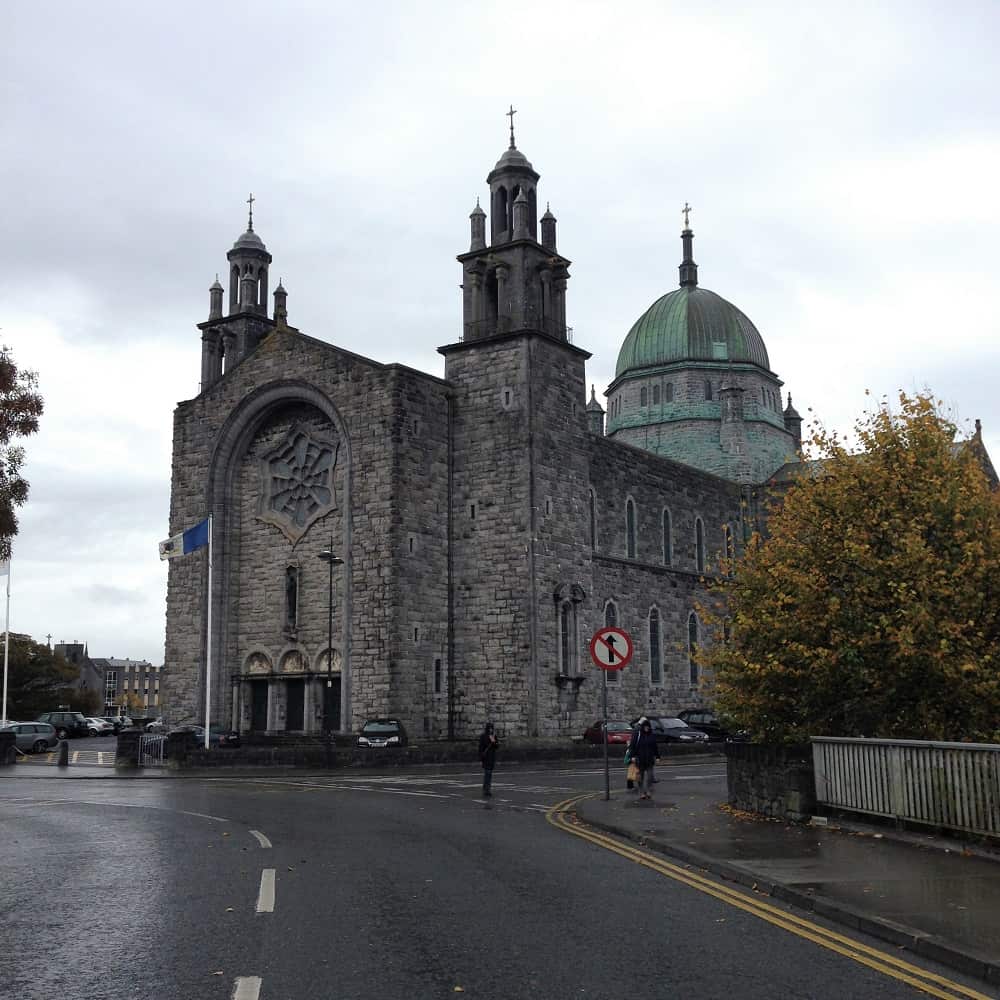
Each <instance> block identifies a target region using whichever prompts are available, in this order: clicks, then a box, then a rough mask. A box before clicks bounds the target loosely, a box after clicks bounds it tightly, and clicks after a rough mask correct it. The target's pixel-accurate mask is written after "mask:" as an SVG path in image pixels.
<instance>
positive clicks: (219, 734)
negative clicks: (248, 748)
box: [167, 722, 240, 750]
mask: <svg viewBox="0 0 1000 1000" xmlns="http://www.w3.org/2000/svg"><path fill="white" fill-rule="evenodd" d="M177 736H184V737H186V743H187V745H188V746H189V747H191V748H192V749H194V750H197V749H198V747H204V745H205V727H204V726H198V725H188V726H177V727H176V728H175V729H171V730H170V732H169V733H167V737H177ZM208 745H209V746H210V747H238V746H239V745H240V734H239V733H236V732H233V731H232V730H231V729H229V728H228V727H225V726H220V725H218V724H216V723H214V722H213V723H212V726H211V728H210V729H209V735H208Z"/></svg>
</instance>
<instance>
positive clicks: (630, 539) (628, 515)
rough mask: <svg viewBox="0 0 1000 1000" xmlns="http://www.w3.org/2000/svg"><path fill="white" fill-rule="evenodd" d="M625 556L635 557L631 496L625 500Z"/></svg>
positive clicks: (633, 517) (632, 501) (633, 508)
mask: <svg viewBox="0 0 1000 1000" xmlns="http://www.w3.org/2000/svg"><path fill="white" fill-rule="evenodd" d="M625 556H626V558H628V559H634V558H635V501H634V500H633V499H632V498H631V497H629V498H628V500H626V501H625Z"/></svg>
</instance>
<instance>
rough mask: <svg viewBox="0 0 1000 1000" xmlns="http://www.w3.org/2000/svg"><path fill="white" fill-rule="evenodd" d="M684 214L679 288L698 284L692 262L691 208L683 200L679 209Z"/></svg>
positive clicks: (696, 269) (696, 272)
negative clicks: (682, 206) (689, 219)
mask: <svg viewBox="0 0 1000 1000" xmlns="http://www.w3.org/2000/svg"><path fill="white" fill-rule="evenodd" d="M681 211H682V213H683V215H684V229H683V230H682V232H681V245H682V246H683V248H684V258H683V260H682V261H681V266H680V275H681V288H696V287H697V285H698V265H697V264H696V263H695V262H694V233H693V232H691V227H690V223H689V221H688V216H689V215H690V213H691V211H692V209H691V206H690V205H689V204H688V203H687V202H684V208H683V209H682V210H681Z"/></svg>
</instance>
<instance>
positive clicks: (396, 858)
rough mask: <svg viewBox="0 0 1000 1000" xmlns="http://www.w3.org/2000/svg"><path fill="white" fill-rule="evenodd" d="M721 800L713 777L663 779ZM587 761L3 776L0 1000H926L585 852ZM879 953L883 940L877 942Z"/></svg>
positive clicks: (702, 765)
mask: <svg viewBox="0 0 1000 1000" xmlns="http://www.w3.org/2000/svg"><path fill="white" fill-rule="evenodd" d="M659 773H660V777H661V779H662V784H661V786H660V789H661V792H663V793H665V794H667V795H670V794H679V793H680V791H681V790H682V789H684V788H687V787H693V786H697V787H703V786H708V787H710V786H711V785H712V784H713V783H714V784H715V785H717V786H718V787H719V789H720V794H721V789H722V787H723V783H722V779H721V775H722V773H723V765H722V763H721V761H717V760H716V761H711V760H710V761H707V762H706V761H698V762H682V763H677V764H670V765H668V766H664V767H661V768H660V769H659ZM601 787H602V776H601V772H600V771H599V769H598V768H596V767H594V765H593V764H592V763H586V764H581V765H579V766H574V767H556V768H538V767H535V768H531V767H524V768H519V769H515V768H508V769H506V770H498V772H497V774H496V779H495V782H494V795H495V797H494V799H492V800H491V801H489V802H484V801H482V800H480V799H478V797H477V793H478V788H479V785H478V775H477V774H476V773H475V772H471V773H470V772H469V771H468V770H461V769H447V768H442V769H419V770H417V769H414V770H411V771H407V772H398V771H394V772H392V773H386V774H376V773H373V772H370V771H363V772H350V773H343V772H341V773H338V774H336V776H334V777H332V778H327V777H318V778H307V777H302V778H299V777H295V778H273V779H270V778H269V779H239V778H226V777H223V778H213V779H190V778H187V779H177V780H170V779H164V780H143V779H122V778H119V779H110V778H109V779H107V780H72V779H58V778H56V779H47V780H40V779H34V780H31V779H19V778H15V779H11V780H4V779H0V817H2V819H0V842H2V843H3V845H4V864H3V869H2V874H0V880H2V881H0V919H2V920H3V924H4V930H3V945H4V946H3V947H2V948H0V996H6V995H8V994H7V993H5V992H4V990H5V988H9V987H10V986H11V984H16V991H15V992H12V993H10V995H11V996H24V997H42V996H59V997H64V996H73V997H77V996H86V997H109V998H110V997H148V996H151V995H152V996H156V997H159V998H175V997H176V998H178V1000H180V998H184V1000H188V998H195V1000H198V998H203V997H204V998H219V1000H223V998H228V997H234V996H235V997H237V998H238V1000H254V998H258V997H259V998H261V1000H275V998H290V1000H291V998H296V1000H298V998H308V1000H311V998H316V1000H320V998H322V1000H330V998H337V1000H340V998H355V997H357V998H367V997H379V998H382V997H395V996H398V997H415V998H424V997H426V998H435V997H444V996H454V995H456V994H457V993H459V992H461V993H464V994H466V995H468V996H471V997H490V998H498V1000H503V998H521V997H532V998H537V997H585V996H591V997H621V996H624V997H629V996H633V997H634V996H642V997H644V998H653V997H667V996H670V997H673V996H678V995H685V994H689V993H690V994H692V995H697V996H699V997H708V998H723V997H725V998H729V997H765V996H768V997H769V996H784V997H802V998H816V1000H822V998H834V997H836V998H843V997H850V998H858V1000H863V998H869V997H871V998H874V997H879V998H888V1000H894V998H903V997H915V996H924V995H926V994H921V993H919V992H918V991H917V990H915V989H914V988H913V987H911V986H908V985H906V984H904V983H901V982H898V981H897V980H895V979H892V978H889V977H887V976H885V975H883V974H881V973H879V972H877V971H875V970H872V969H870V968H866V967H864V966H862V965H859V964H857V963H856V962H854V961H852V960H850V959H849V958H846V957H843V956H840V955H837V954H833V953H831V952H829V951H826V950H824V949H821V948H819V947H817V946H816V945H814V944H812V943H810V942H809V941H807V940H803V939H801V938H796V937H794V936H792V935H789V934H787V933H786V932H784V931H782V930H780V929H778V928H776V927H774V926H771V925H769V924H767V923H765V922H762V921H761V920H759V919H756V918H755V917H753V916H752V915H750V914H747V913H745V912H742V911H741V910H740V909H738V908H736V907H734V906H732V905H729V904H727V903H726V902H724V901H722V900H719V899H715V898H712V897H711V896H708V895H706V894H704V893H701V892H697V891H695V890H693V889H691V888H688V887H686V886H684V885H680V884H678V883H676V882H673V881H670V880H668V879H664V878H663V877H661V876H660V875H658V874H657V873H656V872H655V871H651V870H649V869H647V868H644V867H642V866H640V865H639V864H635V863H632V862H630V861H628V860H624V859H623V858H622V857H620V856H618V855H615V854H613V853H611V852H609V851H607V850H602V849H601V848H600V847H598V846H594V845H593V844H590V843H586V842H583V841H581V840H580V839H578V838H575V837H571V836H569V835H567V834H566V833H563V832H561V831H560V830H558V829H556V828H554V827H553V826H552V825H550V824H549V823H547V822H546V817H545V812H546V810H547V809H548V807H550V806H552V805H553V804H555V803H557V802H560V801H562V800H564V799H566V798H568V797H570V796H572V795H574V794H578V793H579V792H582V791H587V790H594V789H598V788H601ZM873 943H874V942H873Z"/></svg>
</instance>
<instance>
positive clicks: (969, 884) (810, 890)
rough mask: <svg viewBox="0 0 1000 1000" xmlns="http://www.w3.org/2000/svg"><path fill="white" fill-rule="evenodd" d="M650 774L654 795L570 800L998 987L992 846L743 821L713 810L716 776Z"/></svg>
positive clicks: (611, 826)
mask: <svg viewBox="0 0 1000 1000" xmlns="http://www.w3.org/2000/svg"><path fill="white" fill-rule="evenodd" d="M657 770H658V775H659V777H660V778H661V781H660V783H659V784H658V785H657V788H656V792H657V794H656V795H654V798H653V801H652V802H641V803H640V802H639V801H638V800H637V798H636V797H635V795H634V793H629V792H627V791H625V789H624V788H621V789H614V790H613V791H612V793H611V799H610V801H605V800H604V797H603V792H601V793H599V794H598V795H596V796H591V797H587V798H584V799H582V800H581V801H578V802H576V803H574V804H573V806H572V808H573V810H574V811H575V812H576V814H577V816H578V817H579V818H580V819H581V820H582V821H584V822H585V823H587V824H588V825H590V826H593V827H597V828H600V829H603V830H605V831H606V832H609V833H615V834H618V835H619V836H622V837H626V838H628V839H630V840H632V841H636V842H638V843H641V844H643V845H644V846H646V847H647V848H652V849H654V850H657V851H659V852H661V853H663V854H667V855H670V856H671V857H673V858H676V859H678V860H680V861H683V862H686V863H688V864H689V865H692V866H696V867H699V868H703V869H706V870H708V871H710V872H712V873H714V874H716V875H719V876H722V877H723V878H726V879H729V880H732V881H735V882H738V883H740V884H742V885H745V886H748V887H750V888H753V889H756V890H757V891H759V892H761V893H766V894H768V895H771V896H773V897H775V898H778V899H782V900H785V901H787V902H791V903H794V904H795V905H797V906H800V907H802V908H805V909H808V910H812V911H813V912H815V913H817V914H819V915H821V916H825V917H827V918H828V919H831V920H835V921H837V922H839V923H842V924H845V925H847V926H849V927H852V928H855V929H858V930H861V931H864V932H866V933H869V934H871V935H873V936H875V937H878V938H881V939H882V940H886V941H890V942H892V943H893V944H896V945H900V946H903V947H906V948H908V949H910V950H911V951H913V952H914V953H916V954H920V955H924V956H926V957H928V958H931V959H933V960H935V961H938V962H941V963H942V964H944V965H947V966H949V967H951V968H954V969H957V970H959V971H961V972H964V973H966V974H967V975H972V976H975V977H977V978H980V979H984V980H986V981H988V982H990V983H993V984H997V985H1000V854H992V853H990V852H988V851H985V850H977V849H975V848H971V847H967V846H965V845H964V844H963V843H962V842H961V841H957V840H951V839H948V838H944V837H933V836H923V835H908V834H901V833H896V832H895V831H894V830H892V829H889V828H884V827H876V826H867V825H861V824H853V823H852V824H850V825H848V824H846V823H843V822H840V821H837V820H831V821H830V824H829V825H828V826H826V827H824V826H814V825H797V824H786V823H784V822H781V821H777V820H767V819H762V818H758V817H752V816H750V815H748V814H740V813H736V812H734V811H732V810H729V808H728V807H727V806H724V805H721V806H720V804H719V803H720V801H724V799H725V794H726V792H725V780H724V779H721V780H719V781H717V782H704V783H697V784H695V783H688V784H686V785H683V786H682V785H681V784H680V783H679V782H674V781H671V780H670V777H671V772H670V771H669V770H668V769H667V768H666V767H660V768H658V769H657ZM619 777H620V774H618V775H615V778H619Z"/></svg>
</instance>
